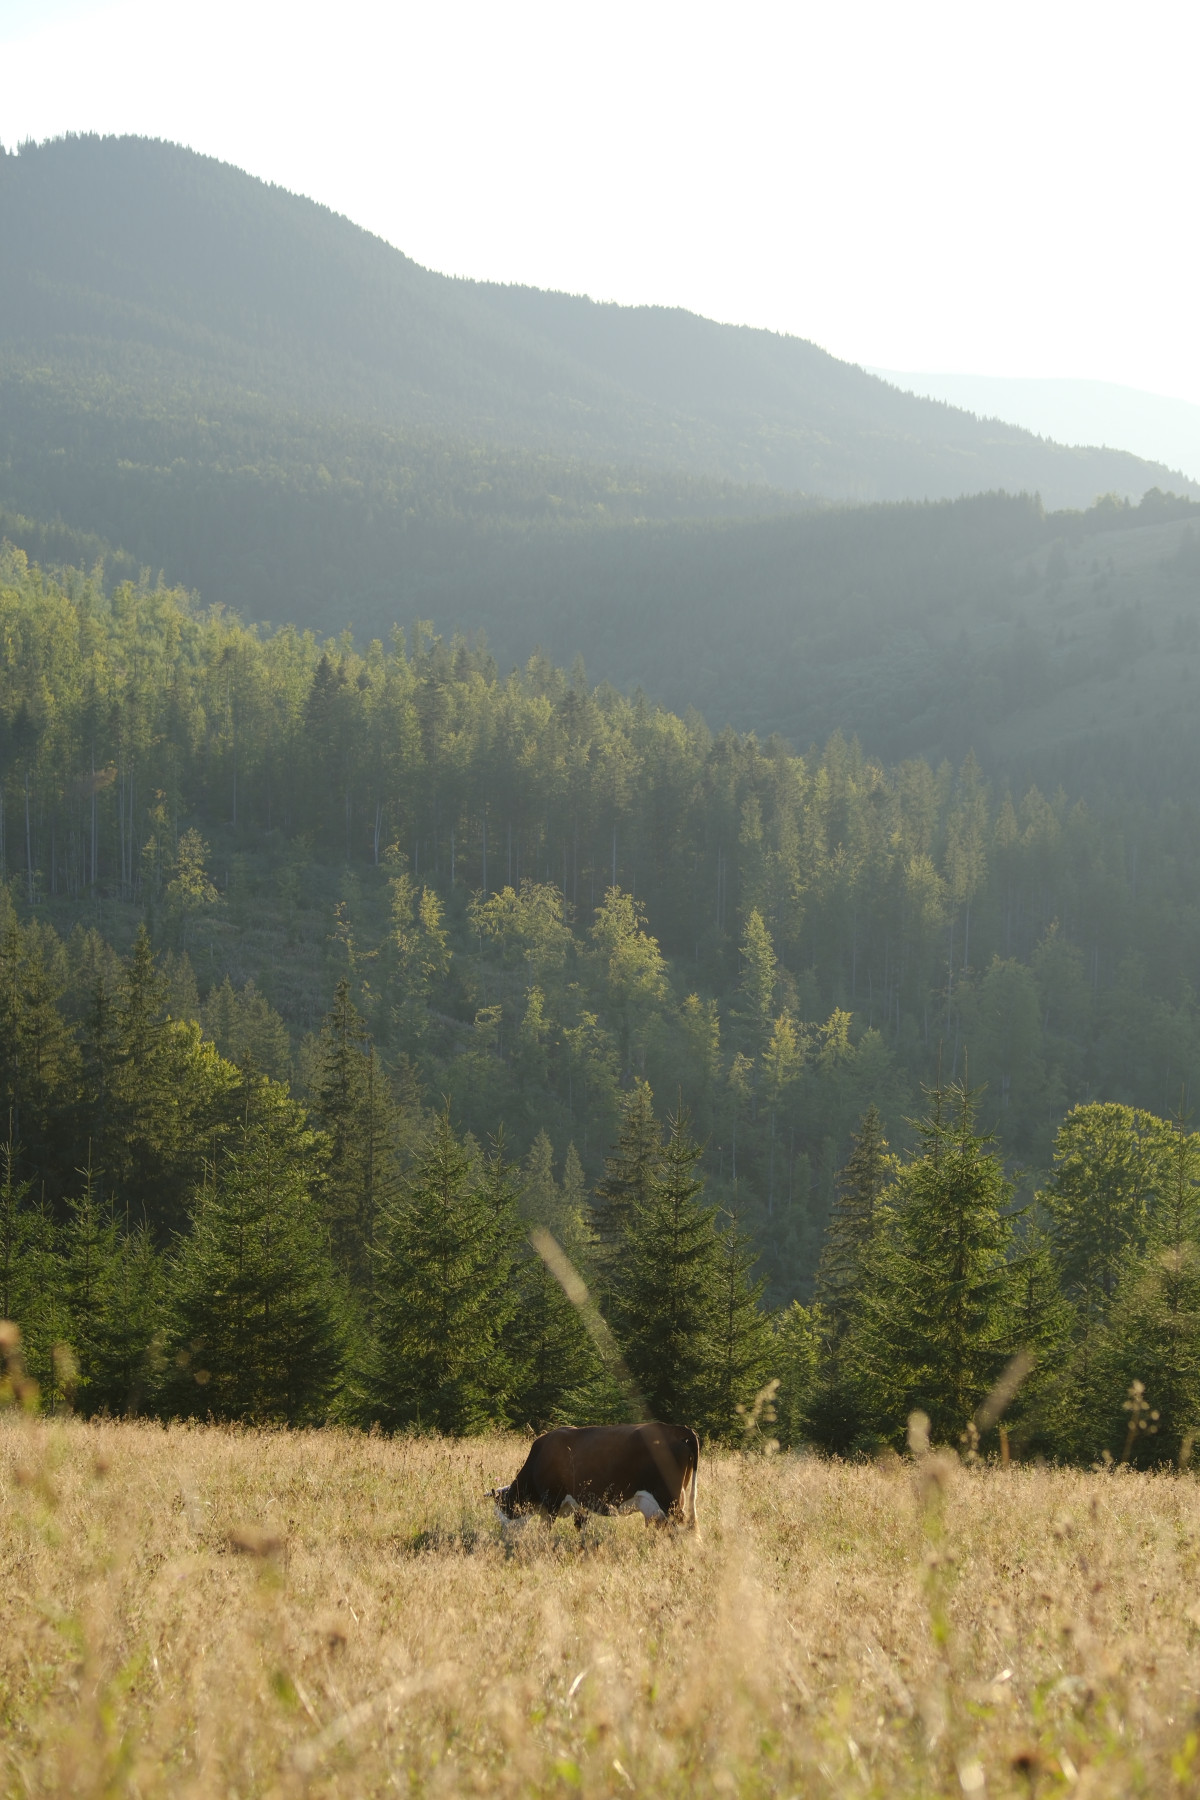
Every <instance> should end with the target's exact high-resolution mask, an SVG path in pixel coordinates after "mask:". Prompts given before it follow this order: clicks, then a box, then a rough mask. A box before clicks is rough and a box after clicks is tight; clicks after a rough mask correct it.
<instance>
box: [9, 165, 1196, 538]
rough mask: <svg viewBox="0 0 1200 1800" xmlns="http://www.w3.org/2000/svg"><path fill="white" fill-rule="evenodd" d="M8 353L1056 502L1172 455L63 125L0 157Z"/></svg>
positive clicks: (153, 388)
mask: <svg viewBox="0 0 1200 1800" xmlns="http://www.w3.org/2000/svg"><path fill="white" fill-rule="evenodd" d="M0 234H2V240H3V242H4V243H5V244H6V245H8V246H9V247H10V249H9V251H8V253H7V254H6V256H5V259H4V271H3V276H2V278H0V279H2V283H3V285H2V289H0V298H2V301H3V310H2V314H0V318H2V324H0V344H2V345H3V349H4V353H5V363H6V365H7V367H8V369H9V370H10V371H12V370H15V369H19V370H24V371H25V372H26V374H27V375H30V374H31V371H32V370H34V369H37V370H42V369H46V368H49V369H50V370H55V369H57V370H59V371H60V372H61V371H71V372H72V373H73V374H75V375H76V376H78V377H83V376H85V375H86V374H91V375H93V376H99V377H101V378H102V379H104V380H106V381H109V382H112V383H114V384H115V385H116V386H117V387H119V388H120V389H122V390H124V391H125V392H127V393H129V394H131V395H132V396H133V397H135V398H136V399H137V400H139V401H140V403H141V406H142V408H143V410H144V411H146V412H147V413H149V414H151V415H152V416H154V417H155V418H156V419H158V420H159V422H160V423H161V422H162V421H163V420H164V417H165V416H169V415H171V414H178V415H179V419H178V420H177V423H183V422H185V421H186V419H187V416H188V413H189V409H190V410H191V411H192V412H193V413H194V411H195V408H196V404H197V402H198V401H200V400H201V399H203V400H207V399H208V397H209V389H210V387H211V384H213V383H216V384H217V389H216V391H217V393H218V394H220V393H222V392H224V391H227V390H230V389H232V390H233V391H235V392H239V393H245V392H249V393H251V394H253V395H254V396H255V397H256V398H257V400H258V401H259V403H260V404H265V405H266V406H267V407H269V408H270V409H271V410H277V409H279V408H289V409H298V410H300V411H302V412H304V413H306V414H308V415H309V416H313V415H317V416H323V417H325V416H331V415H332V416H349V417H353V418H355V419H357V420H360V421H364V422H365V421H370V422H372V423H373V424H375V425H376V426H383V427H386V428H387V429H389V430H392V431H395V430H401V431H411V430H413V429H421V430H426V431H434V432H436V433H438V434H440V435H443V436H449V437H453V438H461V437H466V438H468V439H469V440H471V441H472V442H473V443H476V444H478V443H487V444H489V445H492V446H501V447H508V448H514V449H521V450H526V451H530V450H532V451H535V452H538V453H541V454H549V455H552V456H555V457H558V458H563V459H569V460H571V461H579V460H583V461H587V462H592V463H595V462H602V463H620V464H630V463H633V464H637V465H639V466H643V467H652V468H659V469H670V470H672V471H683V472H686V473H688V474H690V475H693V476H701V477H704V478H707V479H710V480H717V481H734V482H738V483H752V484H766V485H771V486H776V487H782V488H787V489H791V490H797V489H800V490H804V491H806V492H808V493H811V494H813V495H819V496H822V497H827V498H829V497H832V498H842V499H857V500H867V499H902V498H915V499H923V498H927V497H937V496H944V495H952V494H957V493H965V492H977V491H981V490H984V489H989V488H996V487H1004V488H1008V489H1010V490H1020V489H1024V490H1027V491H1035V490H1036V491H1040V492H1041V493H1042V495H1043V498H1044V499H1045V500H1046V501H1047V503H1048V504H1051V505H1064V504H1065V505H1086V504H1088V503H1089V502H1090V501H1091V500H1092V499H1093V498H1094V496H1095V495H1096V493H1098V492H1101V491H1108V490H1115V491H1120V492H1123V493H1129V494H1133V495H1140V494H1141V493H1142V492H1143V491H1144V490H1145V489H1146V488H1148V487H1151V486H1154V485H1159V486H1162V485H1164V484H1166V483H1167V482H1168V481H1169V472H1168V471H1167V470H1165V469H1163V468H1161V467H1158V466H1149V465H1143V464H1140V463H1139V462H1138V460H1137V459H1136V458H1132V457H1128V456H1125V455H1123V454H1122V453H1120V452H1107V451H1086V450H1085V451H1080V450H1070V451H1068V450H1064V449H1062V448H1060V447H1058V446H1056V445H1048V444H1045V443H1042V442H1040V441H1039V440H1038V439H1036V438H1034V437H1032V436H1031V435H1030V434H1029V433H1026V432H1022V431H1019V430H1017V429H1015V428H1012V427H1008V426H1002V425H997V424H995V423H994V422H992V423H982V422H980V421H979V420H976V419H974V418H973V417H971V416H970V415H968V414H964V413H959V412H956V411H955V410H954V409H953V408H948V407H946V406H943V405H939V404H937V403H936V402H932V401H927V400H920V399H916V398H914V397H913V396H911V395H904V394H900V393H898V392H897V391H896V390H895V389H894V388H891V387H889V386H888V385H887V384H886V383H884V382H881V381H879V380H877V379H876V378H875V377H873V376H869V375H866V374H865V373H864V372H863V371H862V370H861V369H857V368H853V367H851V366H850V365H848V364H845V363H840V362H838V361H836V359H834V358H833V357H830V356H828V355H826V354H825V353H824V352H823V351H821V350H819V349H817V348H816V347H815V346H814V345H811V344H807V343H804V342H802V341H801V340H799V339H796V338H786V337H780V336H776V335H775V334H772V333H769V332H764V331H752V330H748V329H744V328H736V327H731V326H722V325H716V324H713V323H712V322H711V321H708V320H705V319H700V318H696V317H695V316H693V315H691V314H687V313H684V312H678V311H671V310H666V309H661V308H651V307H633V308H626V307H617V306H607V305H596V304H594V303H593V302H591V301H588V300H585V299H579V298H572V297H570V296H567V295H561V294H543V293H538V292H536V291H534V290H528V289H502V288H497V287H493V286H489V285H487V284H483V283H471V282H466V281H458V280H451V279H449V278H447V277H444V276H440V275H436V274H432V273H431V272H429V271H427V270H424V269H421V268H419V267H418V265H416V264H415V263H413V262H411V261H410V260H409V259H408V258H407V257H405V256H403V255H402V254H401V253H400V252H399V251H397V250H394V249H392V248H390V247H389V246H388V245H386V244H384V243H382V242H381V241H380V240H379V239H377V238H373V237H371V236H370V235H369V234H368V233H366V232H364V231H361V230H359V229H358V228H357V227H356V226H354V225H352V224H350V223H349V221H347V220H345V219H342V218H338V217H337V216H335V215H334V214H332V213H330V212H329V211H327V210H326V209H325V208H323V207H319V206H317V205H315V204H313V203H312V202H310V201H306V200H303V199H299V198H297V197H296V196H294V195H291V194H287V193H285V192H283V191H282V190H280V189H277V188H273V187H268V186H267V185H266V184H264V183H262V182H259V181H256V180H254V179H252V178H251V177H249V176H247V175H244V174H242V173H240V172H239V171H238V170H236V169H232V168H230V167H228V166H226V165H222V164H219V163H217V162H215V161H213V160H211V159H209V158H205V157H200V156H197V155H195V154H193V153H191V152H189V151H185V150H181V149H178V148H176V147H173V146H170V145H165V144H157V143H149V142H146V141H143V140H137V139H105V140H98V139H94V138H79V139H69V140H64V141H60V142H55V143H50V144H46V145H42V146H39V147H36V148H31V149H26V150H23V151H22V152H21V153H20V154H19V155H18V156H15V157H7V158H5V159H4V161H3V163H2V164H0Z"/></svg>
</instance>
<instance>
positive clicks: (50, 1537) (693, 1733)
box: [0, 1413, 1200, 1800]
mask: <svg viewBox="0 0 1200 1800" xmlns="http://www.w3.org/2000/svg"><path fill="white" fill-rule="evenodd" d="M523 1454H524V1446H523V1443H522V1441H521V1440H520V1439H517V1438H504V1437H489V1438H484V1439H477V1440H470V1441H460V1442H449V1441H441V1440H436V1439H403V1438H397V1439H384V1438H380V1437H365V1436H353V1435H349V1434H344V1433H340V1432H336V1431H320V1432H314V1433H307V1434H306V1433H300V1432H295V1433H265V1432H263V1433H257V1432H250V1431H226V1430H218V1429H213V1428H204V1427H196V1428H185V1427H172V1428H169V1429H163V1428H161V1427H157V1426H150V1425H138V1424H90V1425H85V1424H82V1423H77V1422H74V1421H70V1420H66V1421H61V1422H56V1421H53V1420H48V1421H47V1420H43V1421H39V1420H34V1419H31V1418H27V1417H21V1416H18V1415H16V1414H13V1413H10V1414H8V1415H7V1417H5V1418H4V1419H3V1420H0V1493H2V1496H3V1500H2V1508H0V1570H2V1575H0V1770H2V1775H0V1792H2V1793H3V1794H4V1795H5V1796H8V1795H14V1796H15V1795H22V1796H27V1795H28V1796H36V1795H50V1794H54V1795H58V1794H64V1795H65V1794H68V1793H69V1794H71V1795H72V1796H75V1797H77V1800H86V1797H88V1796H93V1795H96V1796H99V1795H105V1796H115V1795H125V1794H129V1795H137V1796H146V1797H147V1800H149V1797H150V1796H156V1795H165V1794H170V1795H172V1796H190V1795H196V1796H209V1795H212V1796H217V1795H220V1796H221V1797H222V1800H226V1797H232V1796H235V1795H236V1796H250V1795H272V1796H276V1795H278V1796H289V1795H297V1796H298V1795H309V1794H311V1795H314V1796H315V1795H346V1796H351V1795H353V1796H366V1795H375V1794H380V1795H382V1794H390V1793H405V1794H409V1793H411V1794H422V1795H425V1794H429V1795H443V1794H445V1795H450V1794H463V1793H468V1794H469V1793H487V1794H489V1795H527V1794H532V1795H541V1794H555V1795H563V1796H569V1795H571V1794H575V1793H579V1794H584V1795H629V1794H633V1793H643V1794H655V1795H676V1794H678V1795H683V1794H696V1793H701V1794H708V1793H715V1794H728V1795H733V1794H749V1795H755V1794H779V1795H788V1796H795V1795H809V1794H812V1795H823V1794H847V1795H881V1796H882V1795H888V1796H893V1795H921V1796H927V1795H961V1794H966V1795H968V1796H970V1795H985V1794H992V1795H1020V1796H1029V1795H1034V1794H1040V1795H1052V1794H1058V1793H1066V1792H1070V1793H1072V1794H1075V1795H1081V1796H1082V1795H1089V1796H1098V1795H1122V1796H1125V1795H1136V1794H1153V1795H1170V1794H1191V1793H1196V1792H1200V1751H1198V1747H1197V1730H1198V1720H1200V1715H1198V1704H1200V1656H1198V1654H1197V1652H1198V1649H1200V1644H1198V1639H1200V1623H1198V1622H1200V1585H1198V1576H1200V1486H1198V1485H1197V1483H1196V1481H1195V1480H1194V1479H1193V1478H1191V1477H1190V1476H1186V1475H1185V1476H1175V1475H1168V1476H1157V1477H1151V1476H1145V1475H1137V1474H1132V1473H1129V1472H1127V1471H1124V1470H1119V1471H1117V1472H1115V1473H1109V1474H1087V1473H1081V1472H1078V1471H1059V1470H1050V1469H1039V1468H1033V1467H1021V1466H1015V1465H1014V1466H1012V1467H1009V1468H998V1467H986V1468H985V1467H974V1468H971V1467H966V1466H964V1465H963V1464H961V1463H958V1462H956V1461H951V1460H950V1459H942V1458H940V1457H937V1456H933V1457H927V1458H924V1459H922V1460H921V1461H919V1462H912V1461H901V1460H899V1459H896V1460H893V1461H892V1462H891V1463H890V1464H879V1465H874V1466H865V1465H864V1466H853V1467H852V1466H843V1465H838V1464H831V1463H825V1462H821V1461H819V1460H816V1459H814V1458H795V1457H791V1456H780V1457H775V1458H773V1459H770V1460H766V1459H763V1458H758V1457H755V1458H750V1457H745V1458H740V1457H737V1456H734V1455H723V1456H718V1457H709V1458H705V1459H703V1460H702V1463H701V1478H700V1491H699V1498H700V1523H701V1531H700V1533H699V1535H698V1536H697V1537H694V1538H693V1537H691V1536H689V1535H686V1534H683V1533H676V1532H675V1531H673V1530H671V1531H653V1530H649V1529H647V1528H646V1527H645V1526H644V1525H643V1524H642V1522H641V1520H640V1519H639V1518H636V1517H635V1518H630V1519H622V1520H611V1521H610V1520H595V1521H592V1522H590V1523H589V1525H588V1527H587V1529H586V1530H585V1531H584V1533H583V1534H582V1536H577V1534H576V1532H575V1531H574V1529H573V1527H572V1526H570V1525H569V1524H567V1523H563V1524H559V1525H556V1526H555V1527H553V1528H552V1529H549V1528H545V1527H543V1526H540V1525H531V1526H529V1527H528V1528H527V1529H526V1530H525V1531H524V1532H523V1533H521V1534H519V1535H518V1537H517V1538H516V1540H515V1541H513V1542H510V1543H508V1544H505V1543H504V1542H503V1541H502V1539H501V1535H500V1532H499V1529H498V1526H497V1524H496V1521H495V1518H494V1515H493V1512H492V1508H491V1505H490V1502H489V1501H488V1500H487V1498H486V1495H485V1490H486V1489H487V1488H489V1487H490V1486H492V1485H493V1484H495V1483H497V1482H500V1481H506V1480H508V1479H509V1478H510V1477H511V1475H512V1474H513V1473H514V1471H515V1470H516V1468H517V1467H518V1466H519V1463H520V1461H521V1459H522V1456H523Z"/></svg>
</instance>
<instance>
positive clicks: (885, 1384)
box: [846, 1084, 1014, 1444]
mask: <svg viewBox="0 0 1200 1800" xmlns="http://www.w3.org/2000/svg"><path fill="white" fill-rule="evenodd" d="M975 1104H976V1096H975V1095H974V1094H973V1093H972V1092H971V1090H970V1089H968V1088H967V1087H966V1086H965V1085H961V1084H954V1085H952V1086H950V1087H948V1088H946V1089H935V1090H934V1093H933V1108H932V1111H931V1113H930V1115H929V1116H928V1117H927V1118H926V1119H925V1120H923V1121H922V1123H921V1124H920V1126H919V1128H918V1129H919V1135H920V1154H919V1155H918V1156H917V1157H916V1158H915V1159H914V1160H913V1161H912V1162H910V1163H909V1164H907V1166H906V1167H904V1168H903V1169H902V1170H901V1171H900V1174H899V1176H898V1178H897V1181H896V1184H895V1189H894V1197H893V1200H892V1202H891V1205H890V1207H889V1212H888V1214H887V1215H885V1217H884V1218H883V1219H882V1220H881V1227H882V1229H881V1230H879V1231H878V1232H877V1233H876V1236H875V1239H874V1242H873V1244H872V1246H871V1250H870V1253H869V1255H868V1257H867V1260H866V1269H865V1279H864V1292H863V1301H862V1306H861V1308H860V1309H859V1310H858V1311H857V1313H856V1315H855V1317H854V1321H853V1326H852V1330H851V1332H850V1334H849V1341H848V1343H847V1345H846V1357H847V1363H848V1365H849V1366H850V1368H851V1369H852V1371H853V1375H854V1378H855V1380H856V1382H857V1384H858V1388H859V1393H860V1395H861V1396H862V1401H863V1404H864V1407H865V1409H867V1410H868V1412H869V1413H871V1414H873V1415H874V1419H873V1422H874V1424H875V1425H876V1427H877V1429H878V1430H880V1431H881V1432H882V1434H883V1435H884V1436H885V1437H890V1438H893V1439H902V1437H903V1433H904V1427H905V1422H906V1420H907V1418H908V1415H909V1413H910V1412H912V1411H913V1410H914V1409H920V1410H921V1411H922V1412H925V1413H927V1414H928V1416H929V1419H930V1422H931V1427H932V1431H933V1435H934V1438H935V1439H940V1440H941V1441H942V1442H950V1443H955V1444H956V1443H957V1442H958V1441H959V1438H960V1437H961V1435H962V1433H963V1432H964V1431H965V1430H966V1428H967V1426H968V1424H969V1423H970V1421H971V1418H972V1416H973V1414H974V1413H975V1411H976V1409H977V1407H978V1406H979V1404H980V1402H981V1401H982V1400H983V1399H984V1398H985V1397H986V1395H987V1393H988V1391H989V1389H990V1388H991V1386H992V1384H993V1383H994V1381H995V1379H996V1377H997V1375H998V1374H999V1373H1000V1371H1001V1369H1002V1368H1003V1366H1004V1363H1005V1360H1006V1359H1007V1357H1008V1356H1009V1355H1010V1354H1011V1352H1012V1350H1013V1348H1014V1321H1013V1313H1012V1300H1013V1295H1012V1274H1011V1271H1010V1268H1009V1265H1008V1261H1007V1253H1008V1249H1009V1245H1010V1243H1011V1240H1012V1224H1011V1221H1010V1219H1009V1218H1008V1217H1007V1216H1006V1215H1007V1213H1008V1209H1009V1206H1010V1203H1011V1198H1012V1187H1011V1184H1010V1183H1009V1182H1008V1181H1007V1180H1006V1179H1005V1176H1004V1172H1003V1170H1002V1168H1001V1166H1000V1163H999V1161H998V1159H997V1157H996V1156H995V1155H994V1153H993V1151H992V1148H991V1145H992V1143H993V1139H992V1138H991V1136H989V1135H988V1134H986V1133H980V1132H978V1131H977V1130H976V1129H975ZM948 1112H949V1114H950V1115H951V1116H950V1117H947V1113H948Z"/></svg>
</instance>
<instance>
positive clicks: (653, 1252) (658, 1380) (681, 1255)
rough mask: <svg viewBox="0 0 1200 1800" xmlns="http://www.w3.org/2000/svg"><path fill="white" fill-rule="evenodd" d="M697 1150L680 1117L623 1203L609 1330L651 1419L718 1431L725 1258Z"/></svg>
mask: <svg viewBox="0 0 1200 1800" xmlns="http://www.w3.org/2000/svg"><path fill="white" fill-rule="evenodd" d="M700 1156H701V1148H700V1146H699V1145H698V1144H697V1143H696V1142H695V1141H694V1139H693V1138H692V1136H691V1133H690V1131H689V1129H688V1120H687V1117H686V1115H685V1114H684V1113H682V1112H679V1113H677V1114H675V1116H674V1117H673V1118H671V1119H670V1120H669V1121H668V1135H667V1141H666V1143H665V1144H664V1145H663V1146H662V1147H661V1149H660V1150H659V1151H658V1154H657V1157H656V1159H655V1163H654V1165H653V1166H652V1168H651V1169H650V1171H649V1173H648V1179H647V1181H646V1188H645V1194H644V1197H641V1198H635V1197H633V1196H632V1195H630V1197H629V1198H628V1200H627V1202H626V1204H625V1206H624V1208H623V1210H622V1216H621V1236H620V1240H619V1242H618V1244H617V1246H616V1251H615V1255H614V1259H613V1273H612V1277H611V1280H612V1288H611V1302H610V1304H611V1313H612V1323H613V1329H614V1331H615V1333H616V1338H617V1342H618V1343H619V1344H620V1346H621V1350H622V1352H623V1353H624V1356H625V1360H626V1362H627V1364H628V1366H629V1370H630V1372H631V1374H632V1376H633V1379H634V1381H635V1383H636V1384H637V1387H638V1389H639V1390H640V1392H641V1394H642V1395H643V1396H644V1398H645V1401H646V1403H647V1405H648V1406H649V1408H650V1411H651V1413H652V1414H653V1415H654V1416H655V1417H656V1418H660V1419H664V1420H666V1421H668V1422H670V1423H675V1424H685V1425H694V1426H696V1427H697V1428H699V1429H704V1430H710V1429H714V1428H716V1429H721V1428H723V1427H724V1426H725V1425H726V1423H727V1421H726V1420H725V1418H724V1417H723V1416H718V1415H717V1413H716V1410H715V1395H716V1393H717V1392H718V1371H719V1368H720V1344H719V1337H718V1332H719V1328H720V1306H721V1299H722V1285H723V1284H722V1275H723V1270H722V1250H721V1244H720V1241H719V1238H718V1234H717V1231H716V1226H715V1208H713V1207H711V1206H705V1205H704V1204H703V1203H702V1201H701V1198H700V1196H701V1194H702V1193H703V1190H704V1179H703V1177H702V1176H701V1175H700V1174H699V1172H698V1170H697V1164H698V1163H699V1160H700Z"/></svg>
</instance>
